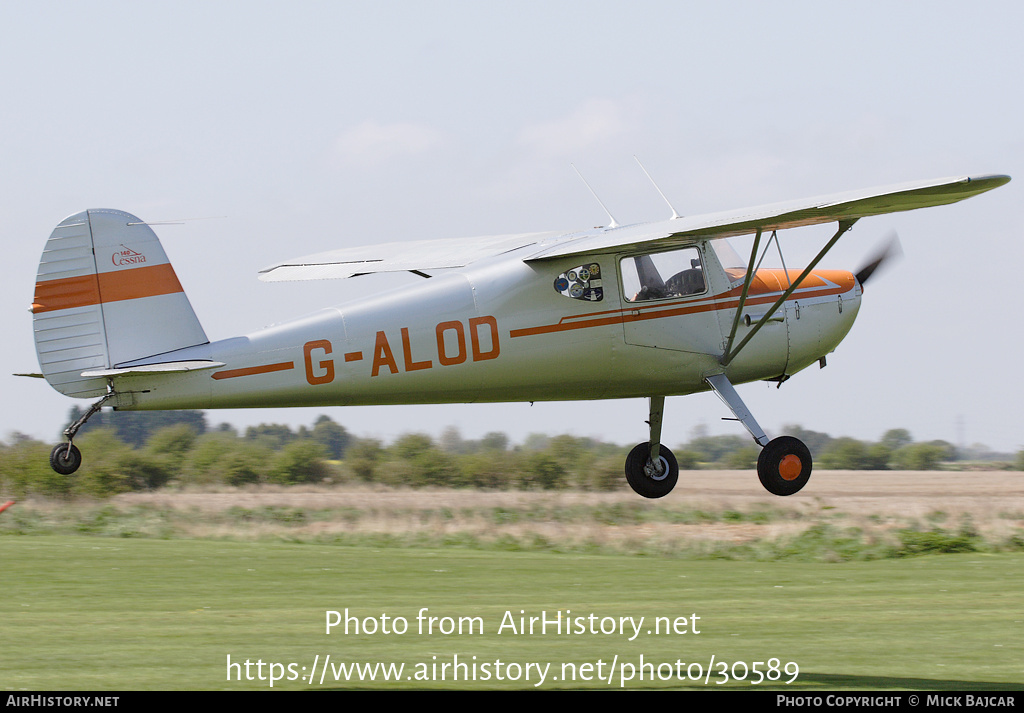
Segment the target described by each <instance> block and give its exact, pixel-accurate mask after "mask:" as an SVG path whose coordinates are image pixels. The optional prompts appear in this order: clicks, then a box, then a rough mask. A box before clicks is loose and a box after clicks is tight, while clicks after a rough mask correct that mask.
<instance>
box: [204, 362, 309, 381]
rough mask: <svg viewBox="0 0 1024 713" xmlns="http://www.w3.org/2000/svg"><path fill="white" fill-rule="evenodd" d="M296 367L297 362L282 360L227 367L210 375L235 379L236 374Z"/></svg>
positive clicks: (250, 374)
mask: <svg viewBox="0 0 1024 713" xmlns="http://www.w3.org/2000/svg"><path fill="white" fill-rule="evenodd" d="M294 368H295V362H293V361H282V362H278V363H277V364H263V365H262V366H247V367H245V368H242V369H226V370H224V371H218V372H215V373H213V374H211V375H210V376H212V377H213V378H214V379H218V380H219V379H234V378H235V377H236V376H252V375H253V374H270V373H272V372H275V371H288V370H289V369H294Z"/></svg>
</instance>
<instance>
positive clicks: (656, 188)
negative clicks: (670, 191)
mask: <svg viewBox="0 0 1024 713" xmlns="http://www.w3.org/2000/svg"><path fill="white" fill-rule="evenodd" d="M633 159H634V160H635V161H636V162H637V163H638V164H639V165H640V170H642V171H643V172H644V173H645V174H646V175H647V178H648V180H649V181H650V182H651V185H653V186H654V190H656V191H657V192H658V193H659V194H660V195H661V198H662V200H664V201H665V202H666V203H668V207H669V208H671V209H672V220H675V219H676V218H682V217H683V216H681V215H679V213H677V212H676V209H675V208H674V207H673V205H672V203H670V202H669V200H668V198H666V197H665V194H664V193H662V191H661V189H660V188H658V184H657V183H655V182H654V179H653V178H651V174H650V173H647V169H646V168H644V165H643V164H642V163H640V159H638V158H637V157H636V155H635V154H634V155H633Z"/></svg>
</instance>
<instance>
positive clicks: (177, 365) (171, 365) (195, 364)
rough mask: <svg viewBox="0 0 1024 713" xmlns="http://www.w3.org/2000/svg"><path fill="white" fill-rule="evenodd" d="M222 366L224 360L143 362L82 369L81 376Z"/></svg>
mask: <svg viewBox="0 0 1024 713" xmlns="http://www.w3.org/2000/svg"><path fill="white" fill-rule="evenodd" d="M222 366H224V362H222V361H170V362H166V363H164V364H145V365H143V366H129V367H124V368H121V369H97V370H94V371H83V372H82V376H84V377H86V378H92V377H107V376H128V375H129V374H160V373H171V372H183V371H202V370H203V369H217V368H219V367H222Z"/></svg>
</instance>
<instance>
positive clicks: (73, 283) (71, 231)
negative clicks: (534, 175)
mask: <svg viewBox="0 0 1024 713" xmlns="http://www.w3.org/2000/svg"><path fill="white" fill-rule="evenodd" d="M1009 180H1010V178H1009V176H999V175H991V176H972V177H957V178H947V179H941V180H933V181H919V182H914V183H907V184H902V185H896V186H889V187H884V188H877V189H871V190H863V191H854V192H850V193H844V194H839V195H833V196H826V197H822V198H812V199H805V200H799V201H794V202H789V203H781V204H775V205H768V206H761V207H756V208H749V209H745V210H740V211H732V212H727V213H715V214H709V215H699V216H688V217H678V216H677V215H675V211H674V210H673V217H672V218H671V219H669V220H665V221H662V222H654V223H644V224H637V225H624V226H620V225H618V224H616V223H615V221H614V219H612V220H611V222H610V223H609V225H607V226H605V227H601V228H595V229H593V230H584V231H581V232H576V233H527V234H520V235H500V236H490V237H480V238H469V239H455V240H430V241H420V242H400V243H388V244H381V245H374V246H368V247H364V248H354V249H343V250H336V251H332V252H326V253H320V254H317V255H312V256H308V257H303V258H299V259H296V260H291V261H288V262H282V263H279V264H277V265H272V266H270V267H268V268H266V269H264V270H262V271H261V275H260V279H261V280H265V281H270V282H273V281H279V280H315V279H325V278H348V277H354V276H357V275H364V274H367V273H375V272H392V271H409V272H413V273H415V274H417V275H421V276H422V277H425V278H426V277H429V278H430V279H425V280H423V281H422V282H420V283H418V284H416V285H413V286H411V287H405V288H402V289H399V290H396V291H393V292H388V293H384V294H380V295H375V296H370V297H366V298H364V299H360V300H357V301H354V302H351V303H348V304H343V305H340V306H337V307H330V308H327V309H323V310H320V311H318V312H314V313H312V314H310V315H307V316H305V317H302V318H299V319H296V320H293V321H289V322H285V323H283V324H277V325H273V326H270V327H267V328H264V329H261V330H259V331H256V332H253V333H251V334H248V335H246V336H241V337H233V338H230V339H222V340H219V341H215V342H211V341H210V340H209V339H207V337H206V333H205V332H204V331H203V328H202V327H201V326H200V324H199V320H198V319H197V318H196V315H195V312H193V310H192V306H191V304H190V303H189V301H188V298H187V297H186V296H185V293H184V291H183V290H182V287H181V284H180V283H179V282H178V278H177V277H176V276H175V273H174V270H173V268H172V267H171V265H170V263H169V262H168V260H167V256H166V255H165V254H164V251H163V248H162V247H161V245H160V242H159V240H158V239H157V236H156V234H155V233H154V232H153V230H152V228H151V227H150V226H149V225H147V224H146V223H145V222H143V221H142V220H140V219H138V218H136V217H135V216H133V215H130V214H128V213H124V212H121V211H116V210H86V211H83V212H81V213H76V214H75V215H72V216H71V217H69V218H67V219H65V220H64V221H62V222H61V223H60V225H58V226H57V227H56V229H55V230H54V231H53V233H52V234H51V235H50V238H49V240H48V241H47V243H46V247H45V250H44V252H43V257H42V261H41V262H40V265H39V272H38V277H37V281H36V287H35V299H34V301H33V304H32V313H33V323H34V332H35V343H36V351H37V353H38V356H39V363H40V366H41V368H42V376H43V377H45V378H46V380H47V381H48V382H49V384H50V385H51V386H52V387H53V388H55V389H56V390H57V391H59V392H61V393H62V394H66V395H67V396H73V397H76V398H98V399H99V400H98V401H96V402H95V403H94V404H93V405H92V408H91V409H90V410H89V411H88V412H87V413H86V414H85V416H84V417H83V418H82V419H80V420H79V421H78V422H76V423H74V424H72V425H71V426H70V427H69V428H68V429H67V430H66V431H65V436H66V438H67V442H66V443H61V444H59V445H57V446H56V447H55V448H54V449H53V452H52V453H51V456H50V464H51V465H52V466H53V468H54V469H55V470H56V471H57V472H59V473H64V474H70V473H73V472H74V471H75V470H76V469H77V468H78V467H79V465H80V463H81V460H82V456H81V453H80V452H79V450H78V448H77V447H76V446H75V445H74V444H73V440H74V437H75V434H76V433H77V432H78V429H79V428H81V426H82V425H83V424H84V423H85V421H86V420H87V419H88V418H89V417H90V416H91V415H92V414H93V413H95V412H96V411H98V410H99V409H100V408H101V407H102V406H105V405H106V406H113V407H114V408H115V409H127V410H132V409H209V408H240V407H261V406H267V407H270V406H275V407H280V406H347V405H364V404H425V403H463V402H481V401H486V402H509V401H545V400H547V401H563V400H580V399H618V398H637V397H646V398H648V399H649V400H650V420H649V425H650V438H649V440H648V441H647V442H644V443H641V444H639V445H638V446H636V447H635V448H634V449H633V450H632V452H631V453H630V454H629V455H628V457H627V458H626V466H625V471H626V479H627V480H628V482H629V484H630V486H632V488H633V489H634V490H635V491H636V492H637V493H639V494H640V495H642V496H644V497H648V498H658V497H662V496H664V495H666V494H667V493H668V492H669V491H671V490H672V488H673V487H674V486H675V484H676V480H677V479H678V475H679V469H678V466H677V464H676V460H675V457H674V456H673V455H672V453H671V451H670V450H669V449H668V448H666V447H665V446H664V445H662V444H661V426H662V413H663V409H664V404H665V397H666V396H672V395H680V394H692V393H695V392H699V391H707V390H713V391H714V392H715V393H716V394H718V396H719V397H721V399H722V400H723V401H724V402H725V404H726V405H727V406H728V407H729V409H730V410H731V411H732V412H733V414H734V415H735V417H736V419H737V420H739V421H740V422H741V423H742V424H743V425H744V426H745V427H746V429H747V430H748V431H749V432H750V435H751V436H752V437H753V439H754V441H755V442H757V444H758V445H760V446H762V450H761V453H760V457H759V459H758V464H757V472H758V477H759V478H760V480H761V483H762V484H763V485H764V487H765V488H767V489H768V490H769V491H770V492H772V493H774V494H776V495H790V494H792V493H795V492H797V491H798V490H800V489H801V488H802V487H803V486H804V485H805V484H806V483H807V480H808V478H809V477H810V474H811V455H810V452H809V451H808V449H807V447H806V446H805V445H804V444H803V443H801V442H800V441H799V440H797V439H796V438H793V437H790V436H782V437H779V438H775V439H774V440H770V439H769V438H768V436H766V435H765V432H764V431H763V430H762V429H761V427H760V426H759V425H758V423H757V421H756V420H755V419H754V417H753V416H752V415H751V413H750V412H749V411H748V410H747V408H746V406H745V405H744V404H743V401H742V400H741V399H740V397H739V396H738V395H737V393H736V391H735V389H734V388H733V384H740V383H745V382H750V381H755V380H769V381H782V380H785V379H788V378H789V377H790V376H792V375H793V374H795V373H796V372H798V371H800V370H802V369H804V368H806V367H808V366H810V365H811V364H814V363H815V362H820V363H821V365H824V360H825V356H826V355H827V354H828V353H829V352H831V351H832V350H834V349H835V348H836V346H837V345H838V344H839V342H841V341H842V339H843V338H844V337H845V336H846V334H847V332H849V330H850V327H851V326H852V325H853V321H854V319H855V318H856V316H857V311H858V308H859V307H860V301H861V293H862V288H863V284H864V283H865V282H866V281H867V279H868V277H869V276H870V275H871V273H872V271H873V270H874V269H875V268H876V267H877V265H878V263H879V262H880V260H876V261H874V262H873V263H871V264H869V265H867V266H865V267H864V268H862V269H861V270H860V271H859V272H857V273H856V274H853V273H850V272H845V271H841V270H824V269H822V270H819V269H816V266H817V265H818V262H819V261H820V260H821V258H822V257H823V256H824V255H825V253H826V252H828V250H829V249H830V248H831V247H832V245H833V244H834V243H835V242H836V241H837V240H838V239H839V237H840V236H841V235H842V234H843V233H845V232H846V231H847V230H849V229H850V227H851V226H852V225H853V224H854V223H855V222H857V221H858V220H860V219H861V218H865V217H868V216H875V215H882V214H885V213H892V212H897V211H906V210H912V209H915V208H924V207H928V206H937V205H944V204H948V203H954V202H956V201H960V200H963V199H965V198H969V197H971V196H975V195H977V194H979V193H983V192H985V191H988V190H991V189H993V188H996V187H998V186H1001V185H1003V184H1004V183H1006V182H1007V181H1009ZM609 217H610V216H609ZM831 222H835V223H837V229H836V231H835V235H834V236H833V237H832V238H831V239H830V240H829V241H828V242H827V243H826V244H825V246H824V247H823V248H822V249H821V251H820V252H819V253H818V254H817V256H816V257H815V258H814V259H813V260H812V261H811V263H810V264H809V265H808V266H807V267H806V268H805V269H803V270H799V271H798V270H795V269H785V268H783V269H774V268H773V269H766V268H763V269H761V268H759V265H760V262H759V258H758V251H759V250H760V247H761V246H762V244H763V245H764V249H765V251H767V249H768V248H769V247H770V244H771V242H772V239H773V238H777V235H776V231H779V230H783V229H786V228H795V227H798V226H806V225H814V224H821V223H831ZM740 235H753V236H754V238H753V247H752V249H751V251H750V255H749V258H748V259H747V260H745V261H744V260H743V259H741V258H739V257H738V256H737V254H736V253H735V251H733V250H732V249H731V248H730V247H729V243H728V241H727V240H725V239H726V238H730V237H734V236H740ZM776 244H777V240H776ZM780 252H781V251H780ZM761 257H763V254H762V255H761ZM434 271H441V272H440V273H439V274H436V275H430V274H428V273H432V272H434Z"/></svg>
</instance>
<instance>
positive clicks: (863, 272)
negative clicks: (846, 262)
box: [854, 231, 903, 292]
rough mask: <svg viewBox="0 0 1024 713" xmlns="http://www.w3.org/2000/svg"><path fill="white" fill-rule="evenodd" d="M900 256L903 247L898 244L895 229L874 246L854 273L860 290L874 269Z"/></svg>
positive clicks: (898, 237) (898, 239) (873, 272)
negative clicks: (865, 260)
mask: <svg viewBox="0 0 1024 713" xmlns="http://www.w3.org/2000/svg"><path fill="white" fill-rule="evenodd" d="M902 256H903V247H902V246H901V245H900V236H899V235H897V234H896V231H893V232H891V233H889V235H887V236H886V237H885V239H884V240H883V241H882V243H881V244H880V245H879V246H878V247H877V248H875V251H874V253H872V255H871V257H870V258H868V260H867V262H866V263H864V265H862V266H861V268H860V269H859V270H857V272H856V273H854V277H855V278H856V279H857V282H858V283H859V284H860V289H861V291H862V292H863V290H864V284H865V283H866V282H867V281H868V280H869V279H870V278H871V276H872V275H874V274H875V271H876V270H878V269H879V268H880V267H882V266H883V265H885V263H887V262H889V261H891V260H893V259H894V258H896V259H898V258H900V257H902Z"/></svg>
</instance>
